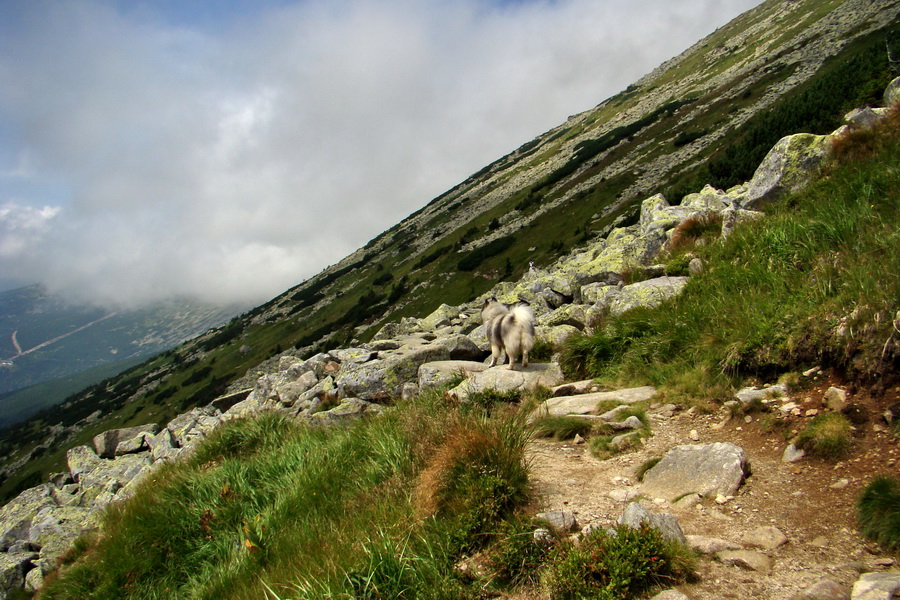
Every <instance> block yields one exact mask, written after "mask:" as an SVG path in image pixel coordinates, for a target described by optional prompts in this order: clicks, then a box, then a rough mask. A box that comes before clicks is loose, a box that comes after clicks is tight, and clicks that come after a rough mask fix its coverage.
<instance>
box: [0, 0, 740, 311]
mask: <svg viewBox="0 0 900 600" xmlns="http://www.w3.org/2000/svg"><path fill="white" fill-rule="evenodd" d="M756 3H757V1H756V0H722V1H714V0H505V1H500V0H493V1H491V0H457V1H449V0H298V1H292V0H262V1H259V0H256V1H252V0H232V1H221V2H211V1H209V2H189V1H186V0H181V1H179V0H132V1H126V0H118V1H113V0H106V1H104V0H0V289H9V288H11V287H15V286H18V285H26V284H31V283H35V282H40V283H44V284H46V285H48V286H49V287H50V288H51V289H54V290H61V291H65V292H67V293H70V294H76V295H78V296H79V297H82V298H85V299H91V300H94V301H98V302H105V303H118V304H122V305H136V304H140V303H144V302H148V301H152V300H156V299H161V298H164V297H168V296H172V295H189V296H194V297H198V298H201V299H205V300H212V301H215V302H241V303H245V304H248V305H250V304H255V303H260V302H264V301H266V300H268V299H270V298H272V297H274V296H275V295H277V294H279V293H280V292H282V291H284V290H286V289H287V288H289V287H291V286H292V285H295V284H297V283H299V282H300V281H302V280H303V279H305V278H307V277H309V276H311V275H313V274H315V273H317V272H318V271H320V270H321V269H322V268H324V267H325V266H327V265H328V264H332V263H334V262H336V261H338V260H340V259H341V258H342V257H344V256H345V255H347V254H348V253H350V252H352V251H353V250H355V249H357V248H359V247H360V246H362V245H363V244H365V243H366V242H367V241H368V240H370V239H371V238H373V237H374V236H376V235H378V234H379V233H380V232H381V231H383V230H385V229H387V228H389V227H390V226H392V225H393V224H395V223H397V222H398V221H400V220H401V219H403V218H404V217H405V216H407V215H408V214H410V213H411V212H413V211H415V210H417V209H418V208H421V207H422V206H423V205H425V204H426V203H427V202H428V201H429V200H430V199H432V198H434V197H435V196H437V195H439V194H441V193H442V192H444V191H446V190H447V189H449V188H450V187H452V186H453V185H455V184H456V183H458V182H460V181H462V180H463V179H465V178H466V177H467V176H468V175H470V174H471V173H473V172H475V171H477V170H479V169H480V168H481V167H483V166H484V165H486V164H488V163H489V162H491V161H493V160H495V159H496V158H498V157H500V156H502V155H503V154H505V153H507V152H509V151H510V150H512V149H514V148H516V147H517V146H519V145H521V144H522V143H524V142H526V141H528V140H530V139H532V138H533V137H535V136H536V135H538V134H540V133H542V132H543V131H546V130H547V129H550V128H551V127H554V126H556V125H558V124H560V123H561V122H563V121H564V120H565V119H566V118H567V116H569V115H571V114H574V113H577V112H580V111H583V110H586V109H588V108H590V107H592V106H594V105H596V104H597V103H599V102H600V101H602V100H604V99H605V98H607V97H609V96H611V95H613V94H615V93H617V92H619V91H621V90H622V89H624V88H625V87H626V86H627V85H628V84H630V83H632V82H633V81H635V80H636V79H638V78H639V77H640V76H642V75H644V74H646V73H647V72H649V71H650V70H652V69H653V68H655V67H656V66H658V65H659V64H660V63H662V62H663V61H664V60H667V59H668V58H671V57H672V56H674V55H676V54H678V53H680V52H681V51H683V50H684V49H686V48H687V47H688V46H690V45H691V44H693V43H694V42H696V41H698V40H699V39H701V38H702V37H703V36H705V35H707V34H709V33H711V32H712V31H714V30H715V29H716V28H717V27H719V26H721V25H723V24H725V23H726V22H727V21H729V20H730V19H731V18H733V17H735V16H737V15H738V14H740V13H741V12H743V11H745V10H747V9H749V8H752V7H753V6H754V5H755V4H756Z"/></svg>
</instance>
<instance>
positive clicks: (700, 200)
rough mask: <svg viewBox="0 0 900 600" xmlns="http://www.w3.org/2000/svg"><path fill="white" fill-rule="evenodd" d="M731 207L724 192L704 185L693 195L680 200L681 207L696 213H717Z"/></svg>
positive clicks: (729, 200) (728, 198)
mask: <svg viewBox="0 0 900 600" xmlns="http://www.w3.org/2000/svg"><path fill="white" fill-rule="evenodd" d="M730 205H731V199H730V197H729V195H728V194H727V193H726V192H723V191H722V190H717V189H716V188H714V187H713V186H711V185H709V184H706V185H705V186H703V189H702V190H700V191H699V192H696V193H694V194H688V195H687V196H685V197H684V198H682V200H681V207H682V208H684V209H686V210H689V211H691V213H692V214H697V213H717V212H721V211H723V210H724V209H726V208H727V207H728V206H730Z"/></svg>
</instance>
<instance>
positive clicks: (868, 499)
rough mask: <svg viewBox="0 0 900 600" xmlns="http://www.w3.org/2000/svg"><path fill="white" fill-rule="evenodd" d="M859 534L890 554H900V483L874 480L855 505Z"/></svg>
mask: <svg viewBox="0 0 900 600" xmlns="http://www.w3.org/2000/svg"><path fill="white" fill-rule="evenodd" d="M856 508H857V516H858V519H859V523H860V531H861V532H862V534H863V535H864V536H866V537H867V538H869V539H872V540H875V541H876V542H878V543H879V544H881V545H882V546H883V547H885V548H887V549H888V550H890V551H894V552H897V551H900V481H898V480H897V479H896V478H893V477H887V476H881V477H877V478H875V479H874V480H873V481H872V482H871V483H870V484H869V485H867V486H866V487H865V489H864V490H863V491H862V492H861V493H860V495H859V499H858V500H857V503H856Z"/></svg>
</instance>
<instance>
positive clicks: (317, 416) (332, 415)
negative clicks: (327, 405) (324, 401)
mask: <svg viewBox="0 0 900 600" xmlns="http://www.w3.org/2000/svg"><path fill="white" fill-rule="evenodd" d="M382 410H384V407H382V406H381V405H380V404H375V403H373V402H366V401H365V400H361V399H359V398H345V399H344V400H343V401H342V402H341V403H340V404H339V405H338V406H336V407H334V408H332V409H329V410H324V411H320V412H317V413H313V414H311V415H309V416H307V419H308V420H309V421H310V422H312V423H315V424H317V425H337V424H340V423H346V422H347V421H351V420H355V419H361V418H362V417H365V416H368V415H373V414H379V413H380V412H381V411H382Z"/></svg>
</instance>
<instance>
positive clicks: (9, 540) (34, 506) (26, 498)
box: [0, 483, 57, 552]
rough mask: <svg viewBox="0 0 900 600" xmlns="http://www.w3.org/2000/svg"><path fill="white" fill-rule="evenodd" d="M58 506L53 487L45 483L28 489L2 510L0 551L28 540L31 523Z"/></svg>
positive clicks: (0, 512) (0, 515) (0, 514)
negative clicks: (45, 510)
mask: <svg viewBox="0 0 900 600" xmlns="http://www.w3.org/2000/svg"><path fill="white" fill-rule="evenodd" d="M54 506H57V503H56V500H55V499H54V497H53V486H52V485H50V484H48V483H43V484H41V485H39V486H37V487H33V488H30V489H27V490H25V491H23V492H22V493H20V494H19V495H18V496H16V497H15V498H13V499H12V500H10V501H9V502H7V503H6V505H5V506H3V507H2V508H0V550H2V551H4V552H5V551H6V549H7V548H8V547H9V546H10V545H12V544H13V543H14V542H16V541H17V540H26V539H28V534H29V532H30V531H31V522H32V520H33V519H34V517H35V516H36V515H37V514H38V513H39V512H40V511H41V510H43V509H45V508H47V507H54Z"/></svg>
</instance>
